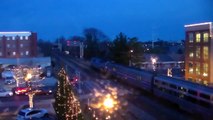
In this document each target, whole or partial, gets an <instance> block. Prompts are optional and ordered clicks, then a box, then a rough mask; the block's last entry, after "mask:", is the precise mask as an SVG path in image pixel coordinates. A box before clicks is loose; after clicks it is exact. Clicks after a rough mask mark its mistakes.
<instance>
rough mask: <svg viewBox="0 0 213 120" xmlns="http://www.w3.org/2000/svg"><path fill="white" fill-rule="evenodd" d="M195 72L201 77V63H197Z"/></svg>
mask: <svg viewBox="0 0 213 120" xmlns="http://www.w3.org/2000/svg"><path fill="white" fill-rule="evenodd" d="M195 72H196V74H197V75H200V63H196V66H195Z"/></svg>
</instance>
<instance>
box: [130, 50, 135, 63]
mask: <svg viewBox="0 0 213 120" xmlns="http://www.w3.org/2000/svg"><path fill="white" fill-rule="evenodd" d="M133 52H134V50H130V59H129V66H132V53H133Z"/></svg>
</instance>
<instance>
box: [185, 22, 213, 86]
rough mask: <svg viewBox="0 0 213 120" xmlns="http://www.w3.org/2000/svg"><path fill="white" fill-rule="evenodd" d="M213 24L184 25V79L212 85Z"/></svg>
mask: <svg viewBox="0 0 213 120" xmlns="http://www.w3.org/2000/svg"><path fill="white" fill-rule="evenodd" d="M212 29H213V23H212V22H205V23H198V24H190V25H185V30H186V31H185V37H186V38H185V39H186V44H185V45H186V46H185V48H186V50H185V78H186V79H187V80H191V81H194V82H198V83H202V84H206V85H213V36H212V35H213V30H212Z"/></svg>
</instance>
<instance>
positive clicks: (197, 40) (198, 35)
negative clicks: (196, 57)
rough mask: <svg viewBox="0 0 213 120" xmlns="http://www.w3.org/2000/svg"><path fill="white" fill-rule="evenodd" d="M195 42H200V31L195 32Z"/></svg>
mask: <svg viewBox="0 0 213 120" xmlns="http://www.w3.org/2000/svg"><path fill="white" fill-rule="evenodd" d="M196 42H200V33H196Z"/></svg>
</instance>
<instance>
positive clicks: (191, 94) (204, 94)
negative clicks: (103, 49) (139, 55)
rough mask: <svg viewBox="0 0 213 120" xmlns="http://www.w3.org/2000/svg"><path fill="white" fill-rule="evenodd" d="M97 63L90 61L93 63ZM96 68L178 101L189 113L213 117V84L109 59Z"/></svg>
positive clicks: (157, 94)
mask: <svg viewBox="0 0 213 120" xmlns="http://www.w3.org/2000/svg"><path fill="white" fill-rule="evenodd" d="M95 64H96V63H95V62H93V65H95ZM95 66H96V69H102V70H103V69H104V71H105V72H107V73H109V74H111V75H112V76H115V77H117V78H119V79H120V81H121V82H124V83H126V84H128V85H131V86H132V87H135V88H139V89H142V90H145V91H147V92H151V93H153V94H154V95H155V96H158V97H161V98H163V99H166V100H168V101H170V102H171V103H175V104H177V105H178V106H179V107H180V108H181V109H183V110H185V111H188V112H190V113H199V114H202V115H203V116H204V117H205V118H206V117H207V119H208V118H209V117H213V88H211V87H207V86H204V85H200V84H197V83H193V82H190V81H186V80H183V79H176V78H173V77H168V76H162V75H157V74H155V73H154V72H148V71H144V70H139V69H134V68H131V67H127V66H122V65H118V64H115V63H110V62H102V65H100V62H99V63H97V64H96V65H95Z"/></svg>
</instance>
